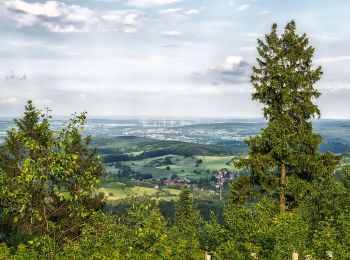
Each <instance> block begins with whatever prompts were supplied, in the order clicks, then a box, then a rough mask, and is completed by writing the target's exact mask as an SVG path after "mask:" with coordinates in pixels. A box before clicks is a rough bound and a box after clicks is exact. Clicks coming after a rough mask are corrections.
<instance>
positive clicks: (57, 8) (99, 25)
mask: <svg viewBox="0 0 350 260" xmlns="http://www.w3.org/2000/svg"><path fill="white" fill-rule="evenodd" d="M5 5H6V8H7V10H8V12H9V15H10V17H11V18H12V19H14V21H15V22H16V25H17V27H19V28H23V27H39V28H44V29H46V30H49V31H51V32H56V33H81V32H92V31H97V32H106V31H123V32H125V33H131V32H136V31H138V30H139V29H140V28H141V27H142V17H143V13H142V12H141V11H139V10H111V11H106V12H101V13H97V12H95V11H92V10H91V9H89V8H87V7H83V6H79V5H68V4H65V3H63V2H59V1H46V2H44V3H38V2H36V3H29V2H26V1H23V0H9V1H6V2H5Z"/></svg>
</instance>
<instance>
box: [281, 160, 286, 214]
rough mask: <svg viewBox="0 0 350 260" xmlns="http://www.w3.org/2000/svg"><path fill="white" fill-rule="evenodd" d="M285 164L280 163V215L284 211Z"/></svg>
mask: <svg viewBox="0 0 350 260" xmlns="http://www.w3.org/2000/svg"><path fill="white" fill-rule="evenodd" d="M285 186H286V162H285V161H282V163H281V176H280V213H281V214H283V213H284V212H285V211H286V191H285Z"/></svg>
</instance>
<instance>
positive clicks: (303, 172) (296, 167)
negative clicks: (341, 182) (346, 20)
mask: <svg viewBox="0 0 350 260" xmlns="http://www.w3.org/2000/svg"><path fill="white" fill-rule="evenodd" d="M257 49H258V53H259V56H260V57H259V58H258V59H257V63H258V64H257V66H255V67H253V75H252V77H251V82H252V84H253V86H254V88H255V92H254V93H253V99H254V100H257V101H259V102H261V103H262V104H263V105H264V107H263V111H264V116H265V118H266V119H267V120H268V121H269V123H268V126H267V128H265V129H263V130H262V132H261V134H260V135H258V136H254V137H251V138H249V139H248V140H247V144H248V146H249V148H250V152H249V155H248V157H247V158H244V159H241V160H240V161H239V162H238V164H237V165H238V166H240V167H248V168H249V169H250V171H251V177H250V178H251V183H252V185H255V186H254V187H255V188H259V189H260V194H263V195H268V196H270V197H276V198H277V197H279V204H280V211H281V212H284V210H285V207H286V204H287V206H289V208H293V207H295V206H296V205H297V204H296V203H295V199H296V198H295V196H298V194H293V192H292V191H291V190H289V186H288V185H287V186H286V183H288V178H290V177H291V178H293V179H294V180H297V179H300V180H301V181H306V182H312V181H313V180H316V179H317V181H318V180H319V179H320V176H321V178H323V177H324V178H328V177H327V175H332V174H333V172H334V169H335V166H336V165H337V164H338V162H339V158H338V157H337V156H335V155H332V154H330V153H328V154H325V155H320V154H319V153H318V148H319V146H320V144H321V142H322V138H321V136H320V135H318V134H315V133H313V128H312V123H311V121H310V119H311V118H312V117H314V116H315V115H318V116H319V115H320V111H319V109H318V107H317V105H316V104H314V103H313V100H314V99H315V98H318V97H319V96H320V93H319V92H318V91H317V89H315V88H314V85H315V83H316V82H317V81H318V80H320V78H321V75H322V70H321V68H320V67H318V68H315V69H313V68H312V57H313V54H314V48H313V47H311V46H309V41H308V38H307V37H306V35H305V34H303V35H301V36H300V35H298V34H297V33H296V28H295V23H294V21H291V22H289V23H288V24H287V26H286V27H285V31H284V33H283V34H281V35H278V33H277V25H276V24H273V26H272V30H271V33H270V34H267V35H266V36H265V41H262V40H258V48H257ZM289 183H290V182H289ZM293 185H294V183H293ZM294 191H295V189H294Z"/></svg>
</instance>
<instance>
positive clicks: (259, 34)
mask: <svg viewBox="0 0 350 260" xmlns="http://www.w3.org/2000/svg"><path fill="white" fill-rule="evenodd" d="M243 36H247V37H255V38H260V37H263V36H264V34H263V33H256V32H245V33H243Z"/></svg>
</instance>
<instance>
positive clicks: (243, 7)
mask: <svg viewBox="0 0 350 260" xmlns="http://www.w3.org/2000/svg"><path fill="white" fill-rule="evenodd" d="M249 7H250V5H241V6H239V7H238V8H237V11H244V10H247V9H248V8H249Z"/></svg>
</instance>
